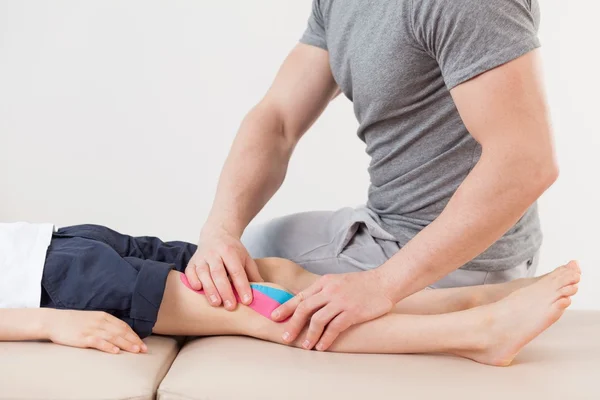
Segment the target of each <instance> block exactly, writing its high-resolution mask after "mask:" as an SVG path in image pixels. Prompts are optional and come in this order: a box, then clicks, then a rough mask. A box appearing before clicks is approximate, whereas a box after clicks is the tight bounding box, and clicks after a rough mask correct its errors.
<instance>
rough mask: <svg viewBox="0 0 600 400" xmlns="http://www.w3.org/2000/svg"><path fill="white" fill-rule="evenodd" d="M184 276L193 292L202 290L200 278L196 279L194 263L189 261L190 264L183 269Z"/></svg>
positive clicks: (196, 272) (196, 273)
mask: <svg viewBox="0 0 600 400" xmlns="http://www.w3.org/2000/svg"><path fill="white" fill-rule="evenodd" d="M185 276H186V277H187V279H188V282H189V283H190V286H191V287H192V289H194V290H202V282H200V278H198V271H197V265H196V263H195V262H193V261H190V263H189V264H188V265H187V267H186V268H185Z"/></svg>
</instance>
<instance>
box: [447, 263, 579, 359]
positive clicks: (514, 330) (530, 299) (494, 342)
mask: <svg viewBox="0 0 600 400" xmlns="http://www.w3.org/2000/svg"><path fill="white" fill-rule="evenodd" d="M580 277H581V270H580V269H579V266H578V265H577V262H575V261H571V262H569V264H567V265H565V266H562V267H558V268H556V269H555V270H554V271H553V272H551V273H549V274H547V275H544V276H543V277H541V278H540V279H539V280H537V281H535V282H534V283H532V284H530V285H528V286H526V287H524V288H521V289H518V290H516V291H515V292H514V293H511V294H510V295H508V296H507V297H506V298H504V299H503V300H500V301H498V302H496V303H493V304H489V305H486V306H482V307H479V308H476V309H473V310H472V312H473V313H479V315H477V316H475V318H480V319H481V321H482V329H481V331H480V332H479V333H476V334H477V335H478V336H480V337H481V339H477V341H478V342H479V341H480V343H481V344H482V346H480V349H479V350H469V351H459V352H457V354H458V355H460V356H463V357H467V358H470V359H472V360H475V361H478V362H480V363H483V364H489V365H495V366H507V365H509V364H510V363H511V362H512V361H513V359H514V358H515V357H516V355H517V354H518V353H519V351H520V350H521V349H522V348H523V346H525V345H526V344H527V343H529V342H530V341H531V340H533V339H534V338H535V337H536V336H538V335H539V334H540V333H542V332H543V331H545V330H546V329H547V328H548V327H550V326H551V325H552V324H554V323H555V322H556V321H558V319H559V318H560V317H561V316H562V315H563V313H564V311H565V309H566V308H567V307H568V306H569V305H570V304H571V296H573V295H574V294H575V293H577V283H578V282H579V280H580Z"/></svg>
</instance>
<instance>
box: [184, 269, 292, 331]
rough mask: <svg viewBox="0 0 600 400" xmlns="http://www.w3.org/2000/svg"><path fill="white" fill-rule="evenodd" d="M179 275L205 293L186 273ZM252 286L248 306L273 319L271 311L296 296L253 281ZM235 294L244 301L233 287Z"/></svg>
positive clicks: (198, 291) (185, 283)
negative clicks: (250, 301) (250, 299)
mask: <svg viewBox="0 0 600 400" xmlns="http://www.w3.org/2000/svg"><path fill="white" fill-rule="evenodd" d="M179 276H180V278H181V282H182V283H183V284H184V285H185V286H187V287H188V288H189V289H190V290H193V291H194V292H196V293H200V294H204V290H195V289H193V288H192V286H191V285H190V282H189V281H188V279H187V277H186V276H185V274H180V275H179ZM250 287H251V289H252V303H250V304H249V305H248V307H250V308H251V309H253V310H254V311H256V312H257V313H259V314H260V315H262V316H264V317H267V318H269V319H271V313H272V312H273V311H275V309H276V308H277V307H279V306H280V305H282V304H283V303H285V302H286V301H288V300H290V299H291V298H293V297H294V295H292V294H291V293H288V292H286V291H285V290H281V289H277V288H274V287H270V286H265V285H259V284H255V283H251V284H250ZM233 294H234V295H235V298H236V300H237V301H238V302H240V303H241V302H242V301H241V300H240V296H239V295H238V294H237V291H236V290H235V288H234V289H233ZM281 322H285V321H281Z"/></svg>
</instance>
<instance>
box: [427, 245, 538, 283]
mask: <svg viewBox="0 0 600 400" xmlns="http://www.w3.org/2000/svg"><path fill="white" fill-rule="evenodd" d="M538 260H539V252H538V253H536V254H535V255H534V256H533V257H532V258H530V259H529V260H527V261H524V262H523V263H521V264H519V265H517V266H515V267H513V268H509V269H506V270H502V271H468V270H464V269H457V270H456V271H453V272H451V273H449V274H448V275H446V276H445V277H444V278H442V279H440V280H439V281H437V282H435V283H434V284H432V285H430V287H431V288H434V289H442V288H452V287H463V286H475V285H485V284H491V283H504V282H509V281H512V280H515V279H519V278H528V277H532V276H534V275H535V271H536V269H537V264H538Z"/></svg>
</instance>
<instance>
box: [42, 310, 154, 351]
mask: <svg viewBox="0 0 600 400" xmlns="http://www.w3.org/2000/svg"><path fill="white" fill-rule="evenodd" d="M46 332H47V333H46V336H47V338H48V339H50V340H51V341H52V342H54V343H57V344H62V345H65V346H72V347H80V348H94V349H98V350H101V351H104V352H106V353H112V354H117V353H119V351H120V350H125V351H128V352H130V353H139V352H143V353H145V352H146V351H147V350H148V349H147V347H146V345H145V344H144V342H143V341H142V339H140V337H139V336H138V335H137V334H136V333H135V332H134V331H133V330H132V329H131V327H130V326H129V325H127V324H126V323H125V322H123V321H121V320H120V319H117V318H115V317H113V316H112V315H110V314H107V313H105V312H100V311H73V310H52V313H51V315H49V318H48V321H47V322H46Z"/></svg>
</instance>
